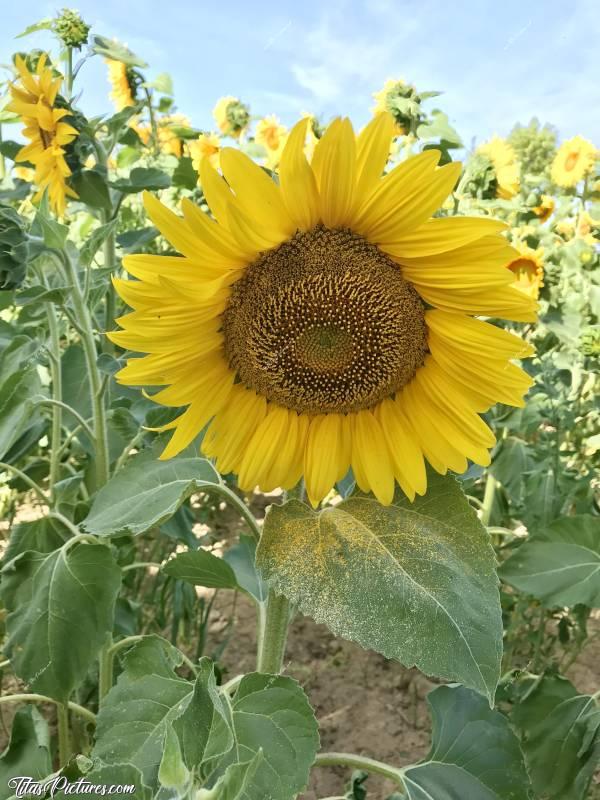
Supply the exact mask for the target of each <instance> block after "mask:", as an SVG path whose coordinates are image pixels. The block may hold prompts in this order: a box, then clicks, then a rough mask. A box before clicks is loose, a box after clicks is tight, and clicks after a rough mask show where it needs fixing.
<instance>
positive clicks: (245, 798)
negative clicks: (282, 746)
mask: <svg viewBox="0 0 600 800" xmlns="http://www.w3.org/2000/svg"><path fill="white" fill-rule="evenodd" d="M264 760H265V757H264V754H263V751H262V749H260V750H257V751H256V753H255V754H254V755H253V756H252V758H251V760H250V761H244V762H243V763H236V764H231V765H230V766H229V767H227V770H226V771H225V774H224V775H222V776H221V777H220V778H219V780H218V781H217V783H216V784H215V786H214V788H213V789H212V792H211V794H210V797H211V798H214V800H254V798H262V797H263V795H262V794H261V788H260V785H257V783H256V782H255V776H256V773H257V772H259V770H260V768H261V767H262V765H263V763H264ZM259 779H260V774H259ZM269 796H270V795H267V797H269ZM201 797H202V795H200V796H199V798H198V800H201Z"/></svg>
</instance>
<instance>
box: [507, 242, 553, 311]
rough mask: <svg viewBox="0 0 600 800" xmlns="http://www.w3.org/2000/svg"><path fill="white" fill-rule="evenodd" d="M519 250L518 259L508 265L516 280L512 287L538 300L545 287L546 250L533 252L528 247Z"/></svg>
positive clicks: (524, 246) (523, 246)
mask: <svg viewBox="0 0 600 800" xmlns="http://www.w3.org/2000/svg"><path fill="white" fill-rule="evenodd" d="M517 250H518V254H517V257H516V258H515V259H514V260H513V261H511V262H510V264H509V265H508V268H509V270H510V271H511V272H512V273H513V274H514V276H515V278H516V280H515V282H514V283H513V284H512V285H513V286H514V287H515V288H516V289H519V290H520V291H521V292H525V294H527V295H529V296H530V297H532V298H533V299H534V300H537V298H538V297H539V294H540V289H541V287H542V286H543V285H544V261H543V255H544V250H543V248H541V247H539V248H538V249H537V250H533V249H532V248H531V247H527V245H521V246H519V247H518V248H517Z"/></svg>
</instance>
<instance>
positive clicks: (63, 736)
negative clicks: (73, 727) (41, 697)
mask: <svg viewBox="0 0 600 800" xmlns="http://www.w3.org/2000/svg"><path fill="white" fill-rule="evenodd" d="M56 715H57V723H58V724H57V728H58V760H59V763H60V766H61V767H64V766H65V764H67V763H68V761H69V759H70V758H71V752H72V751H71V734H70V732H69V709H68V707H67V706H65V705H63V704H62V703H57V705H56Z"/></svg>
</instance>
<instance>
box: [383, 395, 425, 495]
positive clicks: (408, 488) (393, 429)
mask: <svg viewBox="0 0 600 800" xmlns="http://www.w3.org/2000/svg"><path fill="white" fill-rule="evenodd" d="M375 416H376V417H377V420H378V422H379V424H380V425H381V429H382V430H383V432H384V434H385V437H386V440H387V444H388V450H389V453H390V457H391V460H392V464H393V467H394V475H395V477H396V480H397V481H398V483H399V484H400V486H401V487H402V491H403V492H404V494H405V495H406V496H407V497H408V498H409V500H410V501H411V502H412V501H413V500H414V499H415V493H416V494H421V495H422V494H425V492H426V490H427V475H426V472H425V462H424V461H423V453H422V452H421V448H420V447H419V445H418V443H417V439H416V438H415V436H414V434H413V432H412V429H411V427H410V425H409V423H408V420H407V419H406V417H405V416H404V414H403V412H402V409H401V408H400V406H399V405H398V403H396V402H394V401H393V400H391V399H389V398H386V399H385V400H383V402H381V403H380V404H379V405H378V406H377V408H376V410H375Z"/></svg>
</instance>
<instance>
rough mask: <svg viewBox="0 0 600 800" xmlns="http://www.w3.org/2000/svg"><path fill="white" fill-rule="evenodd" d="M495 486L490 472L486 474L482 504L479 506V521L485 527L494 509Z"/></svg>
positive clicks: (495, 482)
mask: <svg viewBox="0 0 600 800" xmlns="http://www.w3.org/2000/svg"><path fill="white" fill-rule="evenodd" d="M496 486H497V481H496V479H495V478H494V476H493V475H492V473H491V472H488V474H487V480H486V482H485V492H484V495H483V505H482V507H481V522H482V523H483V524H484V525H485V526H486V527H487V526H488V525H489V524H490V520H491V518H492V511H493V510H494V500H495V499H496Z"/></svg>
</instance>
